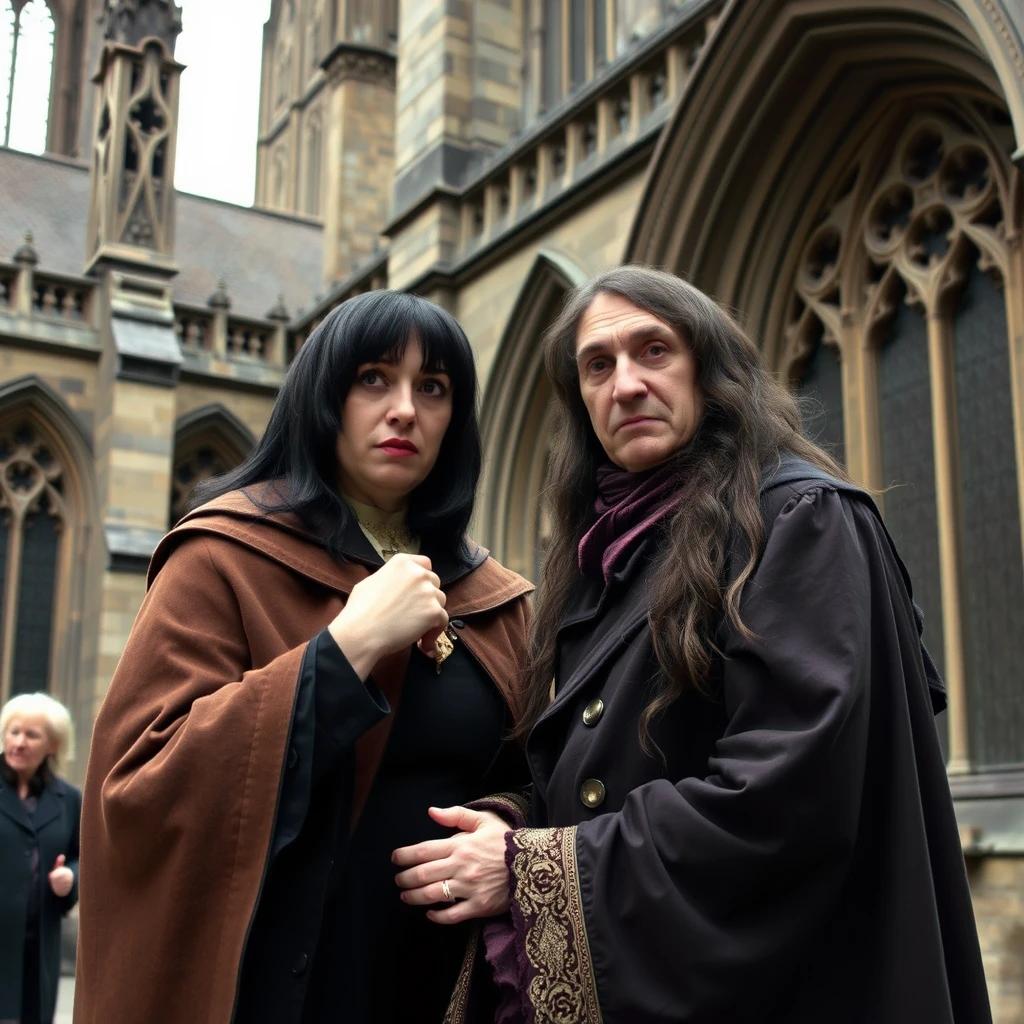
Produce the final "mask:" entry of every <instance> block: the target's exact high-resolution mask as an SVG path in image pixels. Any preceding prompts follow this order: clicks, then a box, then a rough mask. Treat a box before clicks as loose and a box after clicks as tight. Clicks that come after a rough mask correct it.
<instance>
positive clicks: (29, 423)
mask: <svg viewBox="0 0 1024 1024" xmlns="http://www.w3.org/2000/svg"><path fill="white" fill-rule="evenodd" d="M93 466H94V463H93V451H92V440H91V438H90V436H89V432H88V431H87V430H86V429H85V427H84V426H83V424H82V422H81V421H80V420H79V418H78V417H77V416H76V415H75V413H74V412H73V411H72V410H71V409H70V408H69V407H68V405H67V403H66V402H65V401H64V399H63V398H62V397H61V395H60V394H59V393H58V392H57V391H56V390H55V389H54V388H53V387H51V386H50V385H49V384H48V383H46V381H44V380H43V379H42V378H40V377H38V376H36V375H34V374H30V375H26V376H23V377H18V378H16V379H14V380H11V381H7V382H6V383H5V384H3V385H2V386H0V474H2V476H3V479H2V481H0V506H2V509H3V511H2V517H3V529H2V533H3V537H2V540H0V546H2V548H3V551H2V565H3V568H2V571H0V593H2V595H3V596H2V598H0V652H2V654H0V666H2V667H0V686H2V688H3V692H4V695H6V694H8V693H10V692H11V690H12V679H13V678H14V675H15V674H16V673H15V669H16V665H17V662H18V658H19V648H20V647H21V646H22V645H24V643H25V642H26V641H25V636H26V629H27V628H28V627H26V626H25V624H24V623H23V622H21V621H19V616H21V617H24V616H25V615H26V614H27V613H26V608H25V606H24V601H23V596H24V594H27V593H29V592H30V591H31V593H32V597H33V601H36V599H38V597H39V596H40V588H41V587H43V586H44V580H43V577H44V576H45V577H46V579H47V580H49V583H48V584H46V586H48V590H46V591H45V592H44V594H45V597H47V598H49V600H50V602H51V603H44V604H42V605H38V607H37V608H36V611H37V612H39V613H42V614H43V615H44V617H45V618H46V622H45V624H44V625H42V626H41V625H40V624H39V623H38V622H36V623H35V625H34V627H33V628H34V629H35V630H36V632H37V633H38V632H39V631H40V630H45V631H46V632H48V637H47V639H46V640H44V641H43V644H44V645H48V646H45V650H44V651H43V649H42V648H40V649H38V650H37V654H40V651H42V652H43V653H41V654H40V656H38V657H32V658H30V659H29V662H30V663H32V664H35V665H36V666H37V668H38V670H39V671H38V674H37V675H35V676H33V679H32V685H33V686H37V687H38V689H46V690H48V691H49V692H51V693H52V694H54V696H56V697H57V698H58V699H59V700H61V701H62V702H63V703H65V704H66V705H67V706H68V708H69V709H70V710H71V713H72V716H73V718H74V719H75V721H76V723H77V724H78V730H77V739H78V741H79V750H84V749H86V747H84V746H82V745H81V744H82V741H83V740H84V738H86V737H87V736H88V731H89V726H90V723H91V721H92V714H93V708H92V705H91V701H90V683H91V679H90V677H89V674H88V672H89V669H90V668H91V666H92V665H93V663H94V660H95V636H96V625H97V622H98V616H99V611H100V610H99V602H98V601H95V600H92V599H91V596H92V595H91V594H90V593H89V592H88V587H89V585H90V581H95V580H96V579H98V578H99V575H100V574H101V573H102V570H103V567H104V565H105V557H106V550H105V546H104V543H103V538H102V531H101V530H99V528H98V519H99V508H98V502H97V491H96V485H95V479H94V469H93ZM33 519H34V520H38V521H39V522H40V523H42V524H43V525H45V526H46V528H47V529H49V530H51V531H53V532H54V533H55V536H54V537H53V547H52V551H51V558H50V559H47V560H46V561H47V564H45V565H43V566H40V565H39V564H34V565H32V566H31V572H32V574H31V579H29V576H28V574H27V572H26V564H25V563H24V560H23V556H24V555H25V549H24V545H23V540H24V536H25V529H26V523H27V522H28V521H29V520H33ZM40 528H42V527H40ZM37 554H38V552H37ZM25 557H26V558H27V557H28V556H25ZM23 578H24V581H23ZM23 582H25V583H28V584H30V585H28V587H27V589H26V587H25V586H23V585H22V584H23ZM36 603H37V604H38V602H36ZM19 605H20V607H19ZM37 639H38V638H37ZM37 679H38V682H36V680H37ZM18 685H19V687H20V688H24V686H25V680H20V681H19V684H18Z"/></svg>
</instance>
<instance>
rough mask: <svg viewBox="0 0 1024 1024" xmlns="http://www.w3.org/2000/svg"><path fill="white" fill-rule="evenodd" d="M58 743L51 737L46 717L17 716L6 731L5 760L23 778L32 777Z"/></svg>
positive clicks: (54, 751)
mask: <svg viewBox="0 0 1024 1024" xmlns="http://www.w3.org/2000/svg"><path fill="white" fill-rule="evenodd" d="M56 752H57V744H56V743H55V742H54V741H53V740H51V739H50V734H49V732H48V731H47V728H46V719H45V718H43V717H42V716H37V715H26V716H24V717H21V718H19V717H17V716H15V717H14V718H12V719H11V720H10V722H8V723H7V729H6V730H5V731H4V760H5V761H6V762H7V764H8V765H9V766H10V767H11V768H12V769H13V770H14V771H16V772H17V773H18V774H19V775H20V776H22V777H23V778H26V779H28V778H31V777H32V776H33V775H35V773H36V772H37V771H38V770H39V766H40V765H41V764H42V763H43V762H44V761H45V760H46V758H47V757H48V756H49V755H50V754H55V753H56Z"/></svg>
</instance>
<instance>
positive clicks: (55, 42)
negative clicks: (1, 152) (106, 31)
mask: <svg viewBox="0 0 1024 1024" xmlns="http://www.w3.org/2000/svg"><path fill="white" fill-rule="evenodd" d="M31 4H39V6H40V7H42V8H44V9H45V11H46V13H47V15H48V16H49V21H50V40H49V54H50V57H49V60H50V74H49V78H48V81H47V87H46V120H45V124H44V126H43V136H42V147H41V148H40V149H39V150H38V152H40V153H42V152H46V151H47V149H48V148H49V137H50V128H51V121H52V119H53V104H54V90H55V88H56V83H57V77H58V75H57V72H58V67H57V58H58V54H59V52H60V43H61V18H60V15H61V11H60V10H59V9H57V8H56V6H55V5H54V4H53V3H52V2H51V0H0V18H4V19H6V18H7V17H9V16H10V17H11V18H12V24H11V28H12V38H11V53H10V63H9V64H8V65H7V66H6V67H0V79H2V81H3V88H4V93H3V94H2V95H3V96H4V102H3V103H2V104H0V146H6V147H10V146H11V127H12V123H13V118H14V112H15V109H16V101H17V98H18V95H20V94H19V93H17V91H16V89H15V85H16V83H17V71H18V59H19V43H20V42H21V37H22V35H23V28H22V15H23V14H24V13H25V11H26V10H27V9H28V8H29V6H30V5H31ZM20 56H21V57H22V58H23V59H25V57H26V54H25V52H24V50H22V51H21V53H20ZM16 148H17V147H16ZM26 152H37V150H36V149H35V148H34V147H33V148H30V149H28V150H26Z"/></svg>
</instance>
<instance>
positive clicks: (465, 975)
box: [442, 927, 480, 1024]
mask: <svg viewBox="0 0 1024 1024" xmlns="http://www.w3.org/2000/svg"><path fill="white" fill-rule="evenodd" d="M479 946H480V928H479V927H476V928H474V929H473V931H472V933H471V934H470V936H469V942H468V943H467V944H466V955H465V957H463V960H462V967H461V968H460V970H459V977H458V978H457V979H456V982H455V989H454V991H453V992H452V997H451V999H450V1000H449V1002H448V1009H447V1011H446V1012H445V1015H444V1021H443V1022H442V1024H466V1007H467V1005H468V1004H469V986H470V982H471V981H472V980H473V968H474V967H475V966H476V954H477V949H478V948H479Z"/></svg>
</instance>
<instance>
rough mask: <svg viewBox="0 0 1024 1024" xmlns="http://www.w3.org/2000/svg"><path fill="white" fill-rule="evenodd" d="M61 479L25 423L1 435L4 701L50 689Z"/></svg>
mask: <svg viewBox="0 0 1024 1024" xmlns="http://www.w3.org/2000/svg"><path fill="white" fill-rule="evenodd" d="M63 477H64V474H63V468H62V466H61V464H60V461H59V460H58V459H57V458H56V456H55V455H54V454H53V452H52V451H51V449H50V447H49V446H48V444H47V443H46V441H45V440H44V438H43V437H42V435H41V434H40V432H39V431H38V430H37V429H36V428H35V426H34V425H33V424H32V423H31V422H24V421H22V422H16V423H14V424H11V425H9V426H8V427H7V429H4V430H2V431H0V607H2V609H3V613H4V614H3V615H2V616H0V684H2V685H0V691H2V692H3V693H4V694H7V695H10V694H13V693H26V692H32V691H35V690H45V689H47V688H48V686H49V682H50V670H51V659H52V650H53V627H54V603H55V601H56V595H57V583H58V578H57V577H58V572H59V566H60V546H61V541H62V538H63V534H64V521H65V514H64V494H63V490H64V479H63ZM10 609H13V612H14V614H13V616H9V615H8V611H9V610H10ZM8 630H9V632H8Z"/></svg>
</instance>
